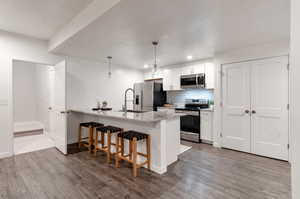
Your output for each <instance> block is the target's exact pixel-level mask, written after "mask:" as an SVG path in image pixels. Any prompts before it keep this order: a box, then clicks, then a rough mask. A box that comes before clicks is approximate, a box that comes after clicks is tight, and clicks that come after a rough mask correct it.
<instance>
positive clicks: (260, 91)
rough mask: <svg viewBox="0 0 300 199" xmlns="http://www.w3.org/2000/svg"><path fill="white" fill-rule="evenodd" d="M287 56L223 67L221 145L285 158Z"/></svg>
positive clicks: (287, 112)
mask: <svg viewBox="0 0 300 199" xmlns="http://www.w3.org/2000/svg"><path fill="white" fill-rule="evenodd" d="M287 66H288V57H278V58H270V59H265V60H260V61H251V62H243V63H236V64H228V65H223V66H222V72H223V75H222V98H223V115H222V118H223V119H222V120H223V121H222V135H223V136H222V147H224V148H229V149H234V150H238V151H243V152H248V153H253V154H257V155H262V156H266V157H271V158H276V159H282V160H288V157H289V153H288V143H289V133H288V131H289V128H288V123H289V121H288V118H289V111H288V99H289V97H288V96H289V83H288V82H289V78H288V67H287Z"/></svg>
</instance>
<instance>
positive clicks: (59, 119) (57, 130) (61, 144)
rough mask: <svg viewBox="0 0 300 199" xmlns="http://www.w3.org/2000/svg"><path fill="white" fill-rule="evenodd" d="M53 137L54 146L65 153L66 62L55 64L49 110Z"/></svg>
mask: <svg viewBox="0 0 300 199" xmlns="http://www.w3.org/2000/svg"><path fill="white" fill-rule="evenodd" d="M51 115H52V116H51V120H52V121H51V123H52V125H53V126H52V130H53V139H54V142H55V146H56V148H57V149H58V150H59V151H61V152H62V153H63V154H67V118H66V117H67V115H66V62H65V61H62V62H60V63H58V64H57V65H55V77H54V101H53V107H52V110H51Z"/></svg>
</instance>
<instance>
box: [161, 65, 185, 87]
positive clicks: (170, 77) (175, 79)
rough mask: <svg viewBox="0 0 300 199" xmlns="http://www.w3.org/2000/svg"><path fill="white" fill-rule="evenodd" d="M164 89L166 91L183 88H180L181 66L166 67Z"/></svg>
mask: <svg viewBox="0 0 300 199" xmlns="http://www.w3.org/2000/svg"><path fill="white" fill-rule="evenodd" d="M163 74H164V75H163V76H164V78H163V89H164V90H165V91H171V90H181V88H180V75H181V70H180V68H173V69H165V70H164V72H163Z"/></svg>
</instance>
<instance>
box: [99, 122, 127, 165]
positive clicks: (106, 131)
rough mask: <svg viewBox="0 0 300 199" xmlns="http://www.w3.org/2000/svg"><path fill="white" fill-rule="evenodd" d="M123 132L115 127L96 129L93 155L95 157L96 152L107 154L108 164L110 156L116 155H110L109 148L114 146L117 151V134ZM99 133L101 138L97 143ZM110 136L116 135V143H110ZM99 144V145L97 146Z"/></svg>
mask: <svg viewBox="0 0 300 199" xmlns="http://www.w3.org/2000/svg"><path fill="white" fill-rule="evenodd" d="M121 132H123V129H122V128H119V127H115V126H102V127H98V128H96V137H95V143H94V145H95V148H94V155H95V156H96V155H97V151H104V152H106V154H107V163H110V161H111V156H112V155H114V154H116V153H112V151H111V147H112V146H115V147H116V151H117V138H118V136H117V134H118V133H121ZM99 133H100V134H101V138H100V141H99ZM112 134H116V142H112V141H111V137H112ZM105 135H107V143H106V145H105V143H104V141H105ZM99 143H100V144H101V145H100V146H99Z"/></svg>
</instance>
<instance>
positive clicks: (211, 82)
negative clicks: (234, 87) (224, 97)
mask: <svg viewBox="0 0 300 199" xmlns="http://www.w3.org/2000/svg"><path fill="white" fill-rule="evenodd" d="M204 73H205V82H206V88H207V89H214V88H215V65H214V64H213V63H206V64H205V72H204Z"/></svg>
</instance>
